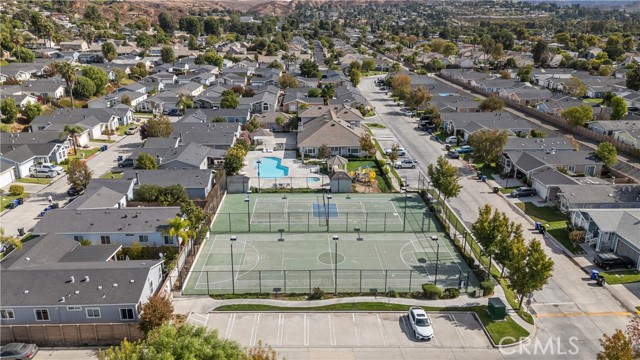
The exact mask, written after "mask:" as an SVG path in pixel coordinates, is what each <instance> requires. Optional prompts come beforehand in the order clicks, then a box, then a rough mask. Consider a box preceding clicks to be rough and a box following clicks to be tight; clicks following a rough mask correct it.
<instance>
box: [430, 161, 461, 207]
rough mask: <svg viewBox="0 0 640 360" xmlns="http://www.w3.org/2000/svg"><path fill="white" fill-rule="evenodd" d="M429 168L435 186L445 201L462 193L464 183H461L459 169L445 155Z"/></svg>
mask: <svg viewBox="0 0 640 360" xmlns="http://www.w3.org/2000/svg"><path fill="white" fill-rule="evenodd" d="M427 170H428V171H427V172H428V174H429V178H430V179H431V183H432V184H433V187H434V188H436V189H438V191H439V192H440V193H441V194H442V195H443V196H444V200H445V201H446V200H447V199H448V198H452V197H456V196H458V194H460V190H462V185H460V174H459V173H458V169H456V168H455V167H454V166H453V165H451V164H450V163H449V161H447V159H446V158H445V157H444V156H439V157H438V160H437V161H436V165H435V166H434V165H433V164H429V167H428V169H427Z"/></svg>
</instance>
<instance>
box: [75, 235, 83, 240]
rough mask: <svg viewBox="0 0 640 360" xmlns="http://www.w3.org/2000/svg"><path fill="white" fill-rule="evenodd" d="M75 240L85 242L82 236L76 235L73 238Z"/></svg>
mask: <svg viewBox="0 0 640 360" xmlns="http://www.w3.org/2000/svg"><path fill="white" fill-rule="evenodd" d="M73 240H75V241H82V240H84V236H82V235H74V236H73Z"/></svg>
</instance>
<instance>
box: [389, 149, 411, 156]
mask: <svg viewBox="0 0 640 360" xmlns="http://www.w3.org/2000/svg"><path fill="white" fill-rule="evenodd" d="M392 152H393V150H392V149H386V150H385V151H384V153H385V154H387V156H389V155H391V153H392ZM405 155H407V150H405V149H404V148H398V156H405Z"/></svg>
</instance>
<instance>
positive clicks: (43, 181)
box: [16, 177, 51, 185]
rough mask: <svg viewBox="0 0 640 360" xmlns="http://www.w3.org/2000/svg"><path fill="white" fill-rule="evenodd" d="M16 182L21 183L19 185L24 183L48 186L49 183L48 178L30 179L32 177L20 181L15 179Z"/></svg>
mask: <svg viewBox="0 0 640 360" xmlns="http://www.w3.org/2000/svg"><path fill="white" fill-rule="evenodd" d="M16 182H21V183H25V184H42V185H45V184H48V183H50V182H51V179H50V178H32V177H25V178H20V179H16Z"/></svg>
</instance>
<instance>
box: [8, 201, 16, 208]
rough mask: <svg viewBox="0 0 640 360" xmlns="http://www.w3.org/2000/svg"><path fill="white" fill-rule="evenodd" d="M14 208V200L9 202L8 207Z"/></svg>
mask: <svg viewBox="0 0 640 360" xmlns="http://www.w3.org/2000/svg"><path fill="white" fill-rule="evenodd" d="M15 208H16V203H15V202H13V201H12V202H10V203H9V209H15Z"/></svg>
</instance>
